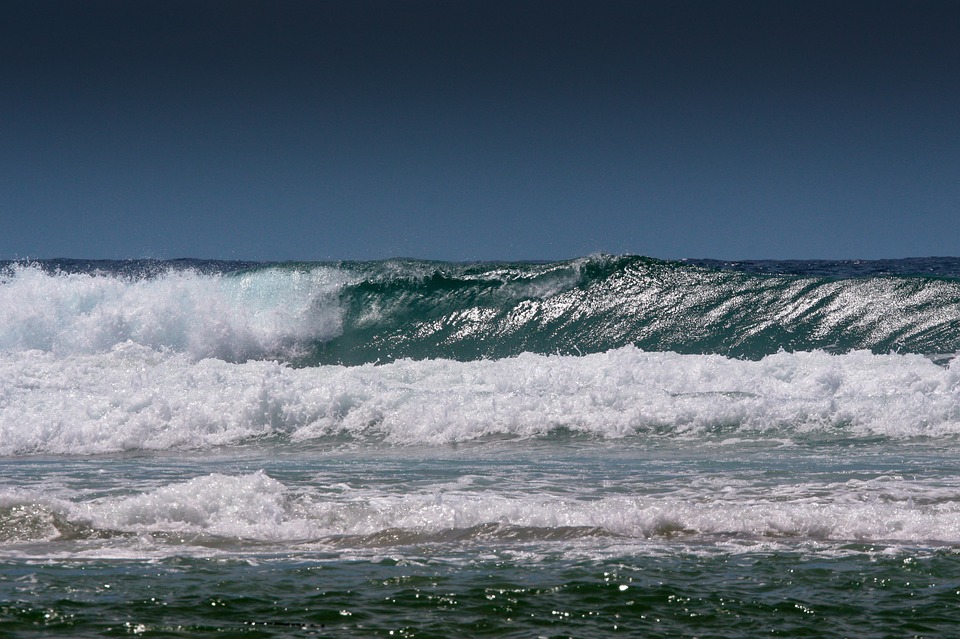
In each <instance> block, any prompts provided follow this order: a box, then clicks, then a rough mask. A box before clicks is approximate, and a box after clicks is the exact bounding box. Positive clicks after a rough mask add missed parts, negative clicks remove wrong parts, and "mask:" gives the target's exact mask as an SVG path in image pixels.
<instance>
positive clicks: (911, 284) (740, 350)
mask: <svg viewBox="0 0 960 639" xmlns="http://www.w3.org/2000/svg"><path fill="white" fill-rule="evenodd" d="M341 268H345V269H348V270H352V271H355V275H356V277H355V278H354V281H353V283H351V284H348V285H346V286H345V287H344V288H343V289H342V291H341V293H340V306H341V313H342V325H341V332H340V334H339V335H338V336H336V337H334V338H332V339H328V340H323V341H317V342H315V343H314V344H313V346H312V348H311V349H309V354H308V355H307V356H306V357H304V358H302V359H301V360H300V361H299V362H298V363H299V364H301V365H315V364H328V363H342V364H348V365H349V364H362V363H368V362H386V361H391V360H395V359H401V358H412V359H432V358H448V359H455V360H461V361H468V360H474V359H481V358H503V357H511V356H515V355H518V354H520V353H523V352H533V353H542V354H554V353H559V354H580V353H583V354H585V353H593V352H602V351H606V350H610V349H613V348H619V347H622V346H625V345H628V344H632V345H635V346H637V347H639V348H642V349H644V350H648V351H673V352H679V353H702V354H707V353H709V354H721V355H726V356H732V357H738V358H747V359H759V358H761V357H763V356H765V355H768V354H770V353H775V352H777V351H780V350H786V351H808V350H817V349H821V350H826V351H829V352H846V351H850V350H857V349H869V350H872V351H874V352H877V353H886V352H891V351H896V352H914V353H923V354H940V353H953V352H956V351H957V350H960V282H958V281H957V280H956V279H952V278H943V277H930V276H914V275H910V276H891V275H879V276H871V277H845V278H837V277H827V276H823V275H819V276H804V275H797V274H765V273H751V272H741V271H735V270H724V269H718V268H708V267H702V266H693V265H689V264H683V263H669V262H662V261H658V260H653V259H649V258H643V257H635V256H626V257H605V256H600V257H591V258H584V259H579V260H572V261H567V262H556V263H546V264H537V263H513V264H467V265H463V264H448V263H435V262H422V261H412V260H408V261H402V260H391V261H386V262H368V263H354V264H343V265H341Z"/></svg>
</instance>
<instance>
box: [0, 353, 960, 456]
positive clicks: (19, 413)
mask: <svg viewBox="0 0 960 639" xmlns="http://www.w3.org/2000/svg"><path fill="white" fill-rule="evenodd" d="M957 434H960V360H956V359H955V360H953V361H952V362H950V363H949V364H948V365H946V366H943V365H938V364H936V363H934V362H932V361H930V360H929V359H928V358H926V357H923V356H920V355H874V354H872V353H869V352H867V351H856V352H852V353H847V354H843V355H831V354H828V353H824V352H819V351H818V352H805V353H785V352H782V353H777V354H774V355H769V356H767V357H764V358H763V359H761V360H759V361H752V360H738V359H732V358H727V357H723V356H719V355H682V354H678V353H669V352H667V353H648V352H644V351H641V350H639V349H637V348H635V347H632V346H629V347H624V348H621V349H616V350H611V351H607V352H605V353H598V354H592V355H585V356H561V355H552V356H547V355H536V354H531V353H528V354H524V355H520V356H517V357H514V358H505V359H501V360H482V361H473V362H456V361H452V360H424V361H414V360H399V361H396V362H393V363H390V364H384V365H363V366H353V367H345V366H319V367H307V368H293V367H290V366H288V365H284V364H280V363H276V362H266V361H250V362H246V363H243V364H236V363H229V362H224V361H222V360H217V359H204V360H201V361H199V362H194V361H193V360H192V359H191V358H190V357H189V356H188V355H186V354H177V353H158V352H156V351H153V350H152V349H149V348H147V347H144V346H140V345H137V344H133V343H127V344H124V345H121V346H118V347H116V348H114V349H113V350H111V351H110V352H109V353H106V354H88V355H76V356H71V357H58V356H56V355H54V354H52V353H45V352H42V351H25V352H22V353H15V354H10V355H6V356H3V357H0V455H35V454H96V453H115V452H118V451H128V450H171V449H208V448H212V447H218V446H231V445H245V444H260V443H266V444H270V443H271V442H279V443H283V444H284V445H290V444H295V445H301V444H302V445H316V444H322V445H324V446H328V445H335V446H341V445H351V444H353V443H364V444H369V445H390V446H423V445H447V444H455V443H458V442H486V441H490V440H495V441H503V440H522V441H523V440H540V439H546V440H550V439H555V438H557V437H561V438H564V437H584V438H590V439H596V440H621V441H623V440H626V441H637V442H650V441H659V440H684V441H690V442H704V441H708V442H718V441H720V442H722V441H724V440H727V439H736V438H760V439H765V440H784V441H786V442H790V441H797V440H809V439H810V438H814V439H817V438H820V439H824V440H827V441H830V440H837V439H839V440H844V439H847V438H857V437H868V438H870V437H880V438H891V439H910V438H929V437H948V438H954V437H956V435H957Z"/></svg>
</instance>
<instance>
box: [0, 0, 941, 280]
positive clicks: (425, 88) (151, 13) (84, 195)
mask: <svg viewBox="0 0 960 639" xmlns="http://www.w3.org/2000/svg"><path fill="white" fill-rule="evenodd" d="M595 253H613V254H621V253H632V254H642V255H649V256H653V257H658V258H665V259H679V258H716V259H731V260H734V259H847V258H860V259H871V258H896V257H922V256H932V255H939V256H958V255H960V3H957V2H954V1H931V0H909V1H903V2H889V1H884V0H873V1H869V2H867V1H844V0H831V1H829V2H823V1H820V0H799V1H793V0H730V1H726V0H632V1H629V2H620V1H609V2H605V1H603V0H591V1H567V0H554V1H550V2H547V1H542V0H510V1H503V0H390V1H386V0H314V1H311V2H294V1H286V2H284V1H282V0H276V1H269V2H252V1H248V0H222V1H219V0H218V1H212V0H189V1H181V0H164V1H162V2H159V1H158V2H130V1H128V0H12V1H10V2H4V3H2V6H0V259H43V258H56V257H74V258H99V259H125V258H159V259H173V258H180V257H195V258H210V259H243V260H339V259H383V258H389V257H416V258H424V259H438V260H455V261H466V260H517V259H530V260H551V259H567V258H573V257H578V256H583V255H588V254H595Z"/></svg>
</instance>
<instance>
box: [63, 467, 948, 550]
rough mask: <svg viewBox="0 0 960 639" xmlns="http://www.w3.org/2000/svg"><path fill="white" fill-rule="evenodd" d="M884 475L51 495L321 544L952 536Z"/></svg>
mask: <svg viewBox="0 0 960 639" xmlns="http://www.w3.org/2000/svg"><path fill="white" fill-rule="evenodd" d="M894 483H896V484H898V486H897V489H899V490H900V491H901V492H902V494H901V495H900V496H899V497H898V496H896V495H892V494H891V493H890V490H889V489H890V486H889V485H888V484H889V482H885V481H882V480H876V481H874V482H861V483H859V484H858V485H855V486H853V485H830V486H827V485H823V484H817V483H807V484H799V485H795V486H786V487H784V486H760V485H754V486H751V487H748V488H749V489H748V490H745V491H742V492H739V491H734V492H732V493H731V492H729V491H718V492H702V491H701V492H698V493H696V494H688V491H683V490H681V491H672V492H667V493H657V494H646V495H644V494H639V495H623V494H619V495H608V496H604V497H601V498H590V499H578V498H576V497H572V496H569V495H562V494H558V493H556V492H553V493H551V492H550V491H533V490H530V491H526V492H521V491H517V490H511V491H507V492H498V491H496V490H485V491H481V492H470V491H456V490H441V489H438V488H435V487H434V488H432V489H428V491H426V492H410V493H396V492H380V491H377V490H374V489H367V490H358V491H346V492H337V491H329V490H326V489H325V488H323V487H319V488H318V487H314V488H311V489H303V488H301V489H299V490H298V491H294V490H291V489H290V488H288V487H287V486H285V485H284V484H282V483H281V482H279V481H277V480H276V479H273V478H271V477H269V476H268V475H267V474H265V473H263V472H255V473H251V474H247V475H237V476H228V475H220V474H211V475H205V476H201V477H196V478H194V479H191V480H189V481H186V482H180V483H175V484H170V485H167V486H163V487H160V488H157V489H153V490H150V491H147V492H144V493H141V494H137V495H133V496H124V497H109V498H101V499H97V500H92V501H88V502H83V503H79V504H69V503H68V502H60V506H59V508H60V509H62V510H65V511H66V512H65V513H64V515H63V517H64V518H65V519H69V520H70V521H71V522H73V524H74V525H81V524H82V525H87V526H92V527H94V528H95V529H98V530H106V531H121V532H131V533H150V534H155V533H175V534H178V535H190V534H201V535H216V536H219V537H223V538H229V539H238V540H264V541H284V542H291V541H294V542H301V543H302V542H313V543H319V544H329V543H331V542H336V540H337V538H342V537H346V536H354V537H365V536H367V537H368V536H371V535H377V534H380V535H383V534H384V533H387V534H388V535H389V537H382V538H381V540H380V541H383V540H384V539H387V540H389V539H399V540H403V539H404V538H405V534H404V532H403V531H406V533H411V534H420V535H430V534H436V533H442V532H444V531H454V530H465V529H471V528H478V527H482V526H489V525H494V526H499V527H501V528H499V529H498V528H496V527H494V528H488V529H487V530H482V531H478V532H477V533H476V534H477V535H478V536H481V537H482V536H483V535H496V534H498V530H500V531H502V530H504V528H513V529H517V528H519V529H523V530H527V531H536V530H551V529H552V530H562V529H566V530H569V529H571V528H580V529H585V530H602V531H606V532H607V533H610V534H614V535H618V536H623V537H627V538H635V539H648V538H654V539H657V538H659V539H663V538H671V537H676V536H681V537H683V538H688V539H689V538H691V537H711V538H716V537H733V538H740V539H748V540H749V539H759V538H767V539H801V540H827V541H861V542H872V541H876V542H884V543H910V542H922V543H930V542H936V543H957V542H960V507H958V506H957V505H956V500H954V499H950V500H944V499H941V498H931V499H926V497H930V496H931V495H932V494H933V493H936V492H937V489H936V488H932V487H930V486H927V485H924V484H923V483H920V482H911V481H907V480H903V479H898V480H896V481H895V482H894ZM907 493H909V494H910V495H911V496H912V497H910V498H908V497H907V496H906V495H907ZM506 534H508V535H509V534H510V533H509V532H507V533H506ZM514 534H515V535H516V533H514ZM584 534H591V533H589V532H585V533H584ZM406 538H409V537H408V536H407V537H406ZM422 538H423V537H421V539H422ZM514 538H516V536H515V537H514ZM522 538H523V537H520V539H522ZM528 538H529V537H528ZM533 538H535V534H534V536H533ZM354 543H358V542H354ZM359 543H362V542H359ZM408 543H410V542H408Z"/></svg>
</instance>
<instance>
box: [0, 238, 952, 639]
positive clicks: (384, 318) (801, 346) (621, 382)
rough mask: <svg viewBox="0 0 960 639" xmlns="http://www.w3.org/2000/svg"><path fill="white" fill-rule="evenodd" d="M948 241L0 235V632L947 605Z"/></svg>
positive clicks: (543, 626)
mask: <svg viewBox="0 0 960 639" xmlns="http://www.w3.org/2000/svg"><path fill="white" fill-rule="evenodd" d="M958 351H960V260H958V259H953V258H924V259H914V260H885V261H836V262H824V261H792V262H770V261H764V262H718V261H711V260H690V261H686V262H663V261H658V260H654V259H651V258H645V257H638V256H593V257H587V258H581V259H577V260H569V261H563V262H549V263H539V262H518V263H469V264H459V263H458V264H453V263H444V262H430V261H421V260H385V261H378V262H329V263H279V264H273V263H250V262H242V263H241V262H218V261H203V260H176V261H150V260H141V261H121V262H110V261H106V262H104V261H84V260H49V261H41V262H30V263H24V262H9V263H4V264H0V469H2V473H0V576H2V579H0V632H2V633H4V634H7V635H10V636H16V637H32V636H63V635H69V636H91V637H92V636H104V635H128V634H135V635H147V636H164V637H171V636H175V637H181V636H182V637H196V636H207V635H210V636H213V635H216V636H223V633H227V634H228V635H231V636H232V634H237V635H243V636H247V635H250V636H284V637H286V636H391V635H392V636H397V635H403V636H434V637H446V636H454V635H467V636H491V637H493V636H496V637H502V636H515V637H527V636H529V637H534V636H544V635H545V636H577V637H600V636H607V635H608V634H610V633H614V632H625V633H627V634H630V635H633V636H664V637H666V636H677V635H685V636H693V635H697V636H716V637H723V636H730V637H734V636H738V637H739V636H752V635H759V634H787V635H791V636H794V635H797V634H810V633H811V632H814V633H816V634H818V635H819V636H837V637H840V636H849V635H850V634H851V633H853V634H856V635H857V636H863V637H870V636H876V637H884V636H891V633H893V634H895V635H901V634H910V635H913V636H933V635H942V634H943V633H944V632H947V633H949V629H950V628H953V627H955V626H954V624H956V623H957V622H960V615H958V614H957V613H956V612H955V611H956V610H958V609H960V608H958V607H957V603H960V590H958V584H960V552H958V548H960V507H958V498H960V472H958V471H960V462H958V460H960V455H958V453H960V437H958V434H960V359H957V358H956V357H955V354H956V353H957V352H958Z"/></svg>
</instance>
